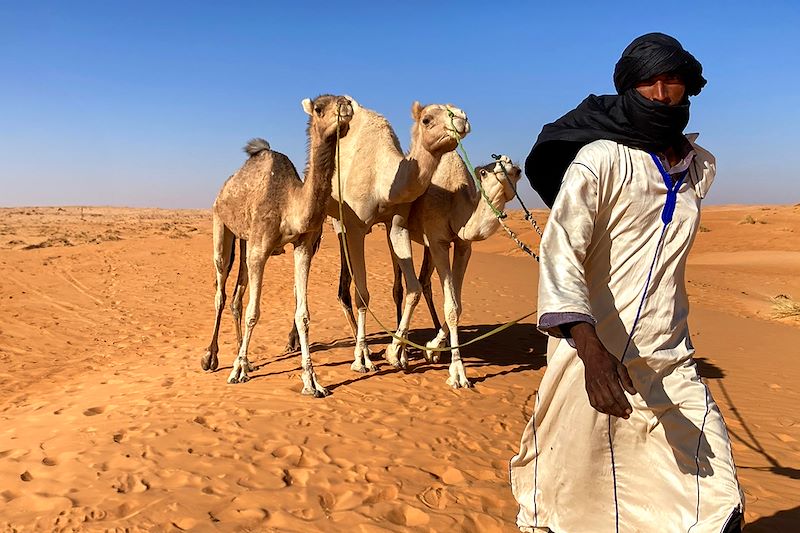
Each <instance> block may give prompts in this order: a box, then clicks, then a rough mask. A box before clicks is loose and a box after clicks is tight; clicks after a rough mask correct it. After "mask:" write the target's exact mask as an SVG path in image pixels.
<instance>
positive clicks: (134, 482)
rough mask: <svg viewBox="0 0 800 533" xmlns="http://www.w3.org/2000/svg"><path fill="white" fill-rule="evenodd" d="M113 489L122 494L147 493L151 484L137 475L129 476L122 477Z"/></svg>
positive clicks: (112, 486)
mask: <svg viewBox="0 0 800 533" xmlns="http://www.w3.org/2000/svg"><path fill="white" fill-rule="evenodd" d="M111 488H112V489H116V491H117V492H119V493H120V494H128V493H131V492H145V491H146V490H148V489H149V488H150V483H149V482H147V480H145V479H142V478H141V476H138V475H136V474H127V475H124V476H122V477H120V478H119V479H118V480H117V482H116V483H114V484H113V485H111Z"/></svg>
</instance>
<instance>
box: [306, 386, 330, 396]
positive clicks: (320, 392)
mask: <svg viewBox="0 0 800 533" xmlns="http://www.w3.org/2000/svg"><path fill="white" fill-rule="evenodd" d="M301 393H302V394H304V395H306V396H313V397H314V398H324V397H326V396H330V394H331V391H329V390H328V389H326V388H325V387H322V386H320V385H317V386H316V387H303V390H302V391H301Z"/></svg>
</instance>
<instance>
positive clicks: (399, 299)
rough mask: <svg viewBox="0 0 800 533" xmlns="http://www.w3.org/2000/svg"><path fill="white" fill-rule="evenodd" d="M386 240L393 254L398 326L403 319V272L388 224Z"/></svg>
mask: <svg viewBox="0 0 800 533" xmlns="http://www.w3.org/2000/svg"><path fill="white" fill-rule="evenodd" d="M386 242H387V243H388V244H389V253H390V254H391V256H392V271H393V274H394V276H393V278H394V282H393V283H392V299H393V300H394V307H395V313H396V315H397V327H398V328H399V327H400V321H401V320H402V319H403V280H402V279H401V278H402V275H403V272H402V270H400V262H399V261H398V260H397V254H395V253H394V247H393V246H392V236H391V226H390V225H388V224H387V225H386Z"/></svg>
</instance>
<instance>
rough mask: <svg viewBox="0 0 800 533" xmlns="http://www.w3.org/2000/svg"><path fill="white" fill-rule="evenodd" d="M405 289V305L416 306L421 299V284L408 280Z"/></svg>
mask: <svg viewBox="0 0 800 533" xmlns="http://www.w3.org/2000/svg"><path fill="white" fill-rule="evenodd" d="M407 289H408V294H407V295H406V305H409V304H410V305H417V303H419V299H420V298H421V297H422V284H420V282H419V281H418V280H415V279H412V280H409V282H408V287H407Z"/></svg>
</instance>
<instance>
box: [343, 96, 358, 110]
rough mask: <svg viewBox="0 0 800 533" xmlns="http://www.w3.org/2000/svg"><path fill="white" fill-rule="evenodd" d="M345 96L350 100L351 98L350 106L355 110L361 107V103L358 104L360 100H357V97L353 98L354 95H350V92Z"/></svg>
mask: <svg viewBox="0 0 800 533" xmlns="http://www.w3.org/2000/svg"><path fill="white" fill-rule="evenodd" d="M344 97H345V98H347V99H348V100H350V107H352V108H353V112H356V111H358V110H359V109H361V106H360V105H358V102H356V99H355V98H353V97H352V96H350V95H349V94H345V95H344Z"/></svg>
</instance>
